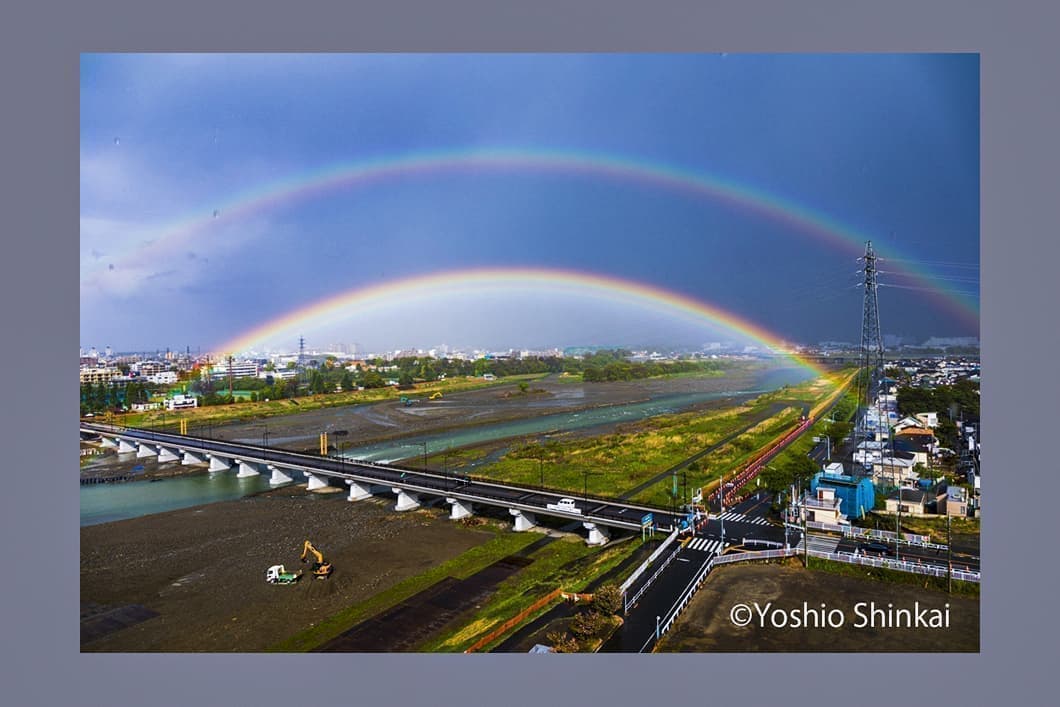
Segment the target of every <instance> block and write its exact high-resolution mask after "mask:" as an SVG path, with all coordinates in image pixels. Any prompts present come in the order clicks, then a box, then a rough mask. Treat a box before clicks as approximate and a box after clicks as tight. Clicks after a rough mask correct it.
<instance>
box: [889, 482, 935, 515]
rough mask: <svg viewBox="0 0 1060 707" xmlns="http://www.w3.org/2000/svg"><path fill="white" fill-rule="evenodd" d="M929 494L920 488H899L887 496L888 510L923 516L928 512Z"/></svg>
mask: <svg viewBox="0 0 1060 707" xmlns="http://www.w3.org/2000/svg"><path fill="white" fill-rule="evenodd" d="M927 501H928V495H927V493H925V492H924V491H921V490H920V489H911V488H904V487H903V488H899V489H895V490H894V491H892V492H891V494H890V495H889V496H887V501H886V504H887V512H888V513H898V512H899V511H901V513H902V514H903V515H911V516H922V515H925V514H926V513H927V508H926V506H927Z"/></svg>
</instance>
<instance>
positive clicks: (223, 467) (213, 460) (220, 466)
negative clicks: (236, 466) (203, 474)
mask: <svg viewBox="0 0 1060 707" xmlns="http://www.w3.org/2000/svg"><path fill="white" fill-rule="evenodd" d="M206 456H207V457H209V458H210V471H211V472H213V471H228V470H229V469H231V468H232V462H231V460H229V459H227V458H225V457H222V456H218V455H217V454H213V453H208V454H207V455H206Z"/></svg>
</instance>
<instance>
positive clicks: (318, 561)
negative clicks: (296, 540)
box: [300, 540, 331, 579]
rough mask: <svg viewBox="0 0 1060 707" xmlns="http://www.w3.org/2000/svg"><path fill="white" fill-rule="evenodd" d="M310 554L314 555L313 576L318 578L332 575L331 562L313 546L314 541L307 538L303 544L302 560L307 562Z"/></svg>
mask: <svg viewBox="0 0 1060 707" xmlns="http://www.w3.org/2000/svg"><path fill="white" fill-rule="evenodd" d="M309 555H312V556H313V569H312V572H313V576H314V577H316V578H317V579H327V578H328V576H329V575H331V563H330V562H325V561H324V555H323V553H321V552H320V550H317V549H316V548H315V547H313V543H311V542H309V541H308V540H306V541H305V543H304V544H303V545H302V557H301V558H300V559H301V560H302V562H305V561H306V558H307V557H308V556H309Z"/></svg>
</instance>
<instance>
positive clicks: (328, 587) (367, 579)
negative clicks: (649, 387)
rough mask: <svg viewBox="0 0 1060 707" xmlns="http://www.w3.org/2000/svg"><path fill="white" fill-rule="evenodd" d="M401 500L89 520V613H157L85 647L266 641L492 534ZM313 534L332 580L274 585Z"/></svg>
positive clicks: (288, 500) (237, 646) (332, 498)
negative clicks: (272, 573)
mask: <svg viewBox="0 0 1060 707" xmlns="http://www.w3.org/2000/svg"><path fill="white" fill-rule="evenodd" d="M392 505H393V503H392V502H387V501H385V500H378V501H362V502H360V503H349V502H348V501H346V500H345V496H344V494H341V493H338V494H326V495H320V494H310V493H307V492H306V491H305V487H304V486H294V487H286V488H284V489H280V490H277V491H271V492H267V493H265V494H261V495H258V496H250V497H246V498H242V499H240V500H237V501H228V502H221V503H213V504H209V505H205V506H198V507H195V508H187V509H182V510H177V511H171V512H167V513H159V514H156V515H151V516H146V517H143V518H133V519H129V520H123V521H117V522H114V523H105V524H101V525H94V526H87V527H83V528H81V602H82V609H83V612H84V607H85V605H86V604H87V605H89V606H91V605H99V607H103V608H109V607H118V606H124V605H129V604H135V605H141V606H143V607H144V608H146V609H147V610H149V612H150V611H154V612H158V616H155V617H153V618H149V619H147V620H145V621H142V622H140V623H136V624H134V625H132V626H128V627H126V628H123V629H121V630H118V631H115V632H113V633H110V634H109V635H105V636H102V637H100V638H97V639H96V640H92V641H89V642H88V643H84V644H82V646H81V650H82V651H130V652H142V651H167V652H184V651H246V652H251V651H260V650H264V649H266V648H267V647H269V646H270V645H272V644H274V643H276V642H277V641H279V640H281V639H283V638H286V637H288V636H290V635H292V634H294V633H296V632H298V631H300V630H302V629H305V628H307V627H309V626H311V625H312V624H313V623H314V622H316V621H319V620H321V619H323V618H326V617H327V616H330V615H331V614H334V613H336V612H337V611H339V610H341V609H343V608H345V607H347V606H349V605H351V604H354V603H357V602H359V601H363V600H365V599H367V598H369V597H370V596H372V595H374V594H377V593H378V592H380V591H382V590H384V589H387V588H388V587H390V586H393V585H394V584H396V583H398V582H400V581H401V580H403V579H406V578H408V577H412V576H415V575H418V574H420V573H422V572H424V571H425V570H427V569H429V568H430V567H434V566H436V565H439V564H441V563H442V562H444V561H446V560H448V559H450V558H452V557H455V556H457V555H459V554H461V553H463V552H465V551H466V550H468V549H470V548H472V547H474V546H476V545H479V544H481V543H483V542H486V541H487V540H489V538H491V537H493V535H492V533H490V532H488V531H483V530H472V529H467V528H464V527H462V526H460V525H458V524H455V523H452V522H451V521H449V520H448V519H446V518H445V517H444V515H442V511H437V510H436V511H414V512H409V513H395V512H393V511H392V510H390V507H391V506H392ZM440 516H441V517H440ZM306 539H309V540H311V541H312V542H313V544H314V545H315V546H317V547H318V548H319V549H320V550H321V551H322V552H323V553H324V555H325V558H326V559H327V560H328V561H330V562H331V563H332V564H333V566H334V572H333V574H332V576H331V578H330V579H328V580H326V581H325V580H315V579H313V578H311V577H303V578H302V580H301V581H300V582H298V583H297V584H294V585H269V584H266V583H265V570H266V569H267V568H268V567H269V566H271V565H273V564H284V565H285V566H286V567H287V569H288V570H292V569H298V568H301V567H303V565H302V564H301V563H300V562H299V555H300V554H301V550H302V543H303V541H304V540H306ZM306 566H308V565H306Z"/></svg>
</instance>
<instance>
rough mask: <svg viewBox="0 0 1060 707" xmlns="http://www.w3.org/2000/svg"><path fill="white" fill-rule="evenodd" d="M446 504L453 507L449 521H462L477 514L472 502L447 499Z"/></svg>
mask: <svg viewBox="0 0 1060 707" xmlns="http://www.w3.org/2000/svg"><path fill="white" fill-rule="evenodd" d="M445 502H446V503H448V504H450V505H451V506H452V507H453V509H452V511H451V512H450V513H449V520H460V519H461V518H467V517H468V516H470V515H474V513H475V509H474V508H473V507H472V506H471V501H465V500H463V499H460V498H447V499H445Z"/></svg>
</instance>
